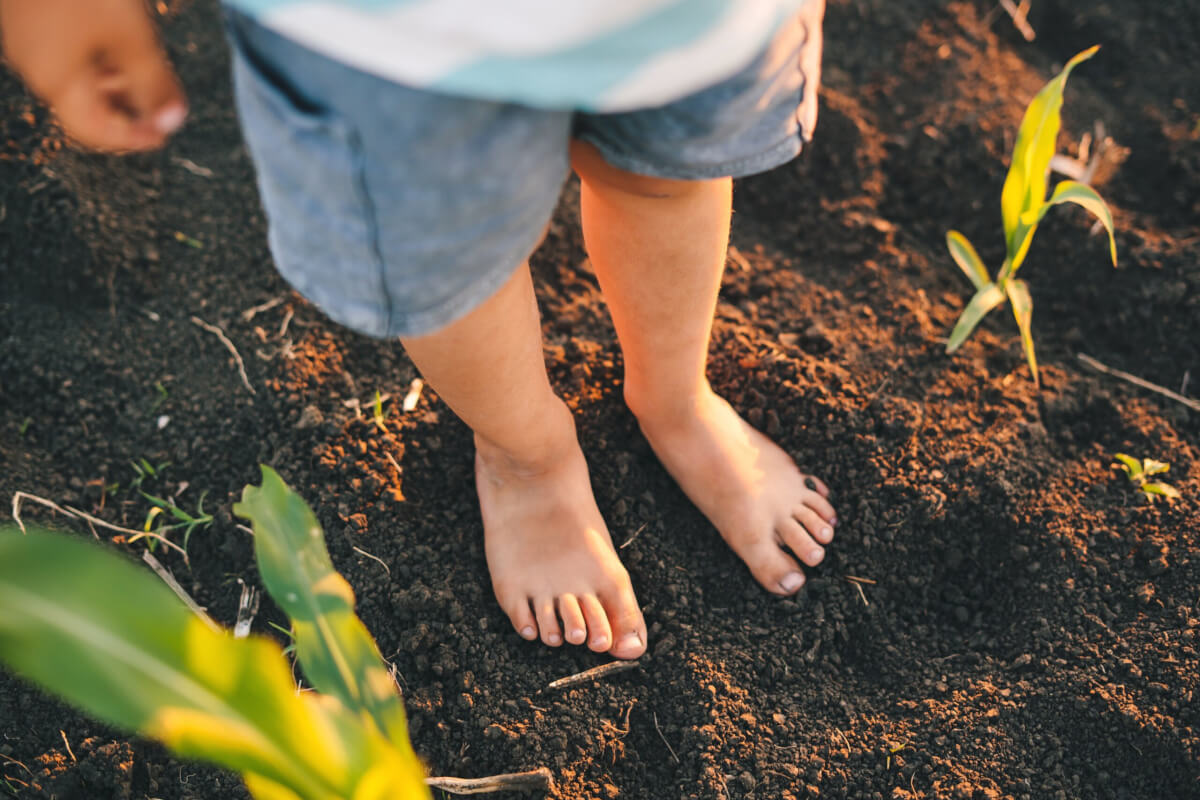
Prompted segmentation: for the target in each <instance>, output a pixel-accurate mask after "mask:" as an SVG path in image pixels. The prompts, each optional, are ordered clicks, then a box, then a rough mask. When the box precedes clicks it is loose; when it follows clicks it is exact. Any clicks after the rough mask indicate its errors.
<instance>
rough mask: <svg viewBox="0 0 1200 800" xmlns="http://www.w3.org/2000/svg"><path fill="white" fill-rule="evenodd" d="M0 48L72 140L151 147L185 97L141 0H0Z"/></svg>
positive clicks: (177, 121) (103, 146)
mask: <svg viewBox="0 0 1200 800" xmlns="http://www.w3.org/2000/svg"><path fill="white" fill-rule="evenodd" d="M0 37H2V39H3V46H4V55H5V58H6V59H7V60H8V62H9V64H10V65H11V66H12V67H13V69H15V70H16V71H17V72H18V73H19V74H20V75H21V77H22V78H23V79H24V81H25V83H26V84H27V85H28V86H29V88H30V90H31V91H32V92H33V93H34V94H36V95H37V96H38V97H40V98H41V99H42V101H43V102H45V103H46V104H47V105H48V106H50V108H51V110H52V111H53V112H54V114H55V116H56V117H57V119H58V122H59V125H60V126H61V127H62V129H63V131H64V132H65V133H66V134H67V136H69V137H70V138H71V139H73V140H75V141H76V142H77V143H78V144H80V145H82V146H83V147H86V148H89V149H93V150H104V151H110V152H126V151H134V150H151V149H154V148H157V147H161V146H162V145H163V143H164V142H165V141H166V139H167V137H168V136H169V135H170V134H171V133H173V132H174V131H175V130H176V129H178V128H179V126H180V125H182V124H183V121H184V119H185V118H186V116H187V103H186V102H185V100H184V96H183V89H182V88H181V87H180V84H179V79H178V78H177V77H176V76H175V71H174V70H173V69H172V68H171V64H170V62H169V61H168V60H167V58H166V55H165V53H164V52H163V49H162V44H161V42H160V41H159V38H158V32H157V30H156V29H155V26H154V23H153V22H152V21H151V19H150V17H149V15H148V14H147V13H146V8H145V6H144V5H143V3H142V2H140V0H0Z"/></svg>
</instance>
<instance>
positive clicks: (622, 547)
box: [617, 522, 649, 550]
mask: <svg viewBox="0 0 1200 800" xmlns="http://www.w3.org/2000/svg"><path fill="white" fill-rule="evenodd" d="M648 524H649V523H648V522H643V523H642V527H640V528H638V529H637V530H636V531H634V532H633V536H630V537H629V538H628V539H626V540H625V544H623V545H621V546H620V547H618V548H617V549H618V550H624V549H625V548H626V547H629V545H631V544H633V540H634V539H636V538H637V537H638V536H639V535H640V534H641V532H642V531H644V530H646V526H647V525H648Z"/></svg>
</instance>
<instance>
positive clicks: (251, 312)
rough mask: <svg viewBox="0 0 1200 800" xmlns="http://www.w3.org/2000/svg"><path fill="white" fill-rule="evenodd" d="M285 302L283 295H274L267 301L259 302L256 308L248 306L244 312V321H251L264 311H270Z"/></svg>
mask: <svg viewBox="0 0 1200 800" xmlns="http://www.w3.org/2000/svg"><path fill="white" fill-rule="evenodd" d="M282 302H283V298H282V297H272V298H271V299H270V300H268V301H267V302H265V303H259V304H258V305H256V306H255V307H254V308H247V309H246V310H245V311H243V312H242V321H244V322H249V321H250V320H252V319H254V317H255V315H257V314H261V313H262V312H264V311H270V310H271V309H272V308H274V307H275V306H277V305H279V304H280V303H282Z"/></svg>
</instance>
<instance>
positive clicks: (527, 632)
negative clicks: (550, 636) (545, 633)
mask: <svg viewBox="0 0 1200 800" xmlns="http://www.w3.org/2000/svg"><path fill="white" fill-rule="evenodd" d="M521 635H522V636H524V637H525V638H526V639H532V638H533V637H535V636H537V631H535V630H534V629H533V628H531V627H530V626H528V625H526V626H525V627H524V628H521Z"/></svg>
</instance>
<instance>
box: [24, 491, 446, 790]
mask: <svg viewBox="0 0 1200 800" xmlns="http://www.w3.org/2000/svg"><path fill="white" fill-rule="evenodd" d="M234 511H235V513H237V514H238V515H240V516H243V517H245V518H247V519H249V520H250V522H251V524H252V525H253V527H254V547H255V555H256V558H257V560H258V567H259V573H260V575H261V576H262V579H263V582H264V584H266V587H267V591H268V592H270V594H271V596H272V597H273V598H274V600H275V602H276V603H277V604H278V605H279V606H280V607H281V608H282V609H283V610H284V611H285V612H286V613H287V614H288V616H289V617H290V618H291V623H292V631H291V633H292V641H293V644H294V646H295V648H296V649H295V652H296V656H297V659H298V661H299V664H300V667H301V668H302V669H303V671H304V674H305V677H306V678H307V680H308V682H309V683H310V684H311V685H312V686H313V687H314V688H315V689H316V691H315V692H297V690H296V685H295V682H294V681H293V679H292V678H291V676H290V674H289V671H290V670H289V665H288V662H287V659H286V657H285V656H284V654H283V652H282V650H281V649H280V647H279V645H278V644H276V643H275V642H274V641H272V640H270V639H267V638H265V637H262V636H257V635H251V636H249V637H247V638H244V639H235V638H234V637H233V636H231V635H229V633H228V632H224V631H217V630H214V629H212V628H210V627H208V625H206V624H205V623H204V622H203V621H201V619H200V618H199V617H198V616H196V615H195V614H194V613H192V612H191V611H189V610H188V609H187V608H186V607H185V606H184V605H183V603H182V601H180V600H179V599H178V598H177V597H176V596H175V595H174V594H173V593H172V592H171V590H170V589H168V588H167V587H166V585H164V584H163V583H161V582H160V581H159V580H157V579H156V578H154V577H153V576H152V575H150V573H148V572H146V571H145V570H143V569H140V568H138V567H136V566H135V565H133V564H131V563H129V562H128V561H127V560H126V559H124V558H122V557H121V556H119V555H118V554H116V553H114V552H112V551H111V550H108V549H105V548H103V547H101V546H99V545H97V544H94V543H92V542H90V541H87V540H84V539H81V538H77V537H72V536H65V535H62V534H54V533H49V532H46V531H37V530H32V529H31V530H30V531H29V533H28V535H26V536H22V535H20V534H19V533H18V532H17V531H16V530H15V529H11V528H10V529H6V530H3V531H0V660H2V661H4V662H6V663H7V664H8V665H9V666H10V667H11V668H12V669H13V670H15V671H16V672H17V673H18V674H21V675H24V676H25V677H27V678H29V679H31V680H33V681H35V682H37V683H39V684H41V685H42V686H43V687H44V688H46V689H47V690H49V691H51V692H53V693H55V694H57V695H59V696H61V697H63V698H65V699H66V700H67V701H69V702H72V703H74V704H75V705H77V706H79V707H81V708H83V709H84V710H85V711H87V712H89V713H91V714H92V715H94V716H96V717H98V718H100V719H102V720H104V721H106V722H108V723H110V724H112V725H115V726H118V727H120V728H122V729H124V730H127V731H134V732H137V733H139V734H141V735H145V736H150V737H153V738H155V739H158V740H160V741H161V742H163V743H164V744H166V745H167V747H169V748H171V749H172V750H174V751H175V752H176V753H177V754H179V755H180V756H183V757H185V758H196V759H204V760H208V761H213V762H216V763H218V764H222V765H225V766H227V767H230V768H232V769H235V770H237V771H238V772H240V773H241V774H242V776H243V778H244V779H245V781H246V786H247V788H248V789H249V790H250V793H251V794H252V795H253V796H254V797H256V798H259V800H339V799H340V800H385V798H387V800H392V799H393V798H402V799H404V800H408V799H410V798H411V799H415V798H428V797H429V791H428V789H427V788H426V786H425V784H424V781H423V777H424V776H423V770H422V768H421V764H420V762H419V761H418V760H417V757H416V755H415V754H414V752H413V750H412V746H411V744H410V743H409V740H408V730H407V724H406V721H405V715H404V706H403V704H402V702H401V699H400V696H399V692H398V690H397V689H396V685H395V683H394V681H393V680H392V677H391V675H390V674H389V672H388V669H387V666H386V664H385V662H384V661H383V659H382V657H381V656H380V654H379V649H378V648H377V647H376V645H375V642H374V640H373V639H372V638H371V636H370V634H368V633H367V629H366V627H365V626H364V625H363V623H362V621H361V620H359V618H358V617H357V616H356V615H355V614H354V593H353V591H352V590H351V588H350V585H349V584H348V583H346V581H345V579H344V578H342V576H341V575H339V574H338V573H337V572H336V571H334V569H333V564H332V562H331V561H330V560H329V553H328V551H327V550H326V548H325V540H324V536H323V534H322V531H321V528H320V526H319V524H318V523H317V520H316V517H315V516H314V515H313V513H312V511H311V510H310V509H309V508H308V506H307V505H305V503H304V501H303V500H301V499H300V497H299V496H298V495H296V494H295V493H294V492H292V491H291V490H290V489H289V488H288V487H287V486H286V485H285V484H284V483H283V481H282V480H281V479H280V478H279V476H278V475H277V474H276V473H275V472H274V471H273V470H271V469H270V468H269V467H263V483H262V486H261V487H258V486H247V487H246V489H245V491H244V492H243V494H242V501H241V502H240V503H238V504H236V505H235V506H234ZM114 586H118V587H120V591H113V587H114Z"/></svg>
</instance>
